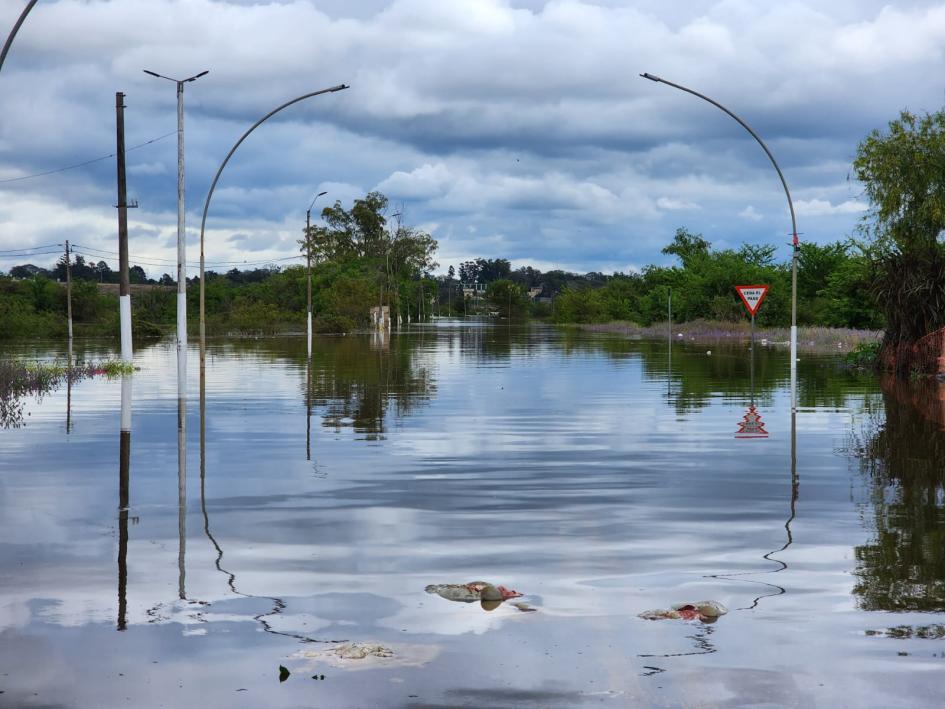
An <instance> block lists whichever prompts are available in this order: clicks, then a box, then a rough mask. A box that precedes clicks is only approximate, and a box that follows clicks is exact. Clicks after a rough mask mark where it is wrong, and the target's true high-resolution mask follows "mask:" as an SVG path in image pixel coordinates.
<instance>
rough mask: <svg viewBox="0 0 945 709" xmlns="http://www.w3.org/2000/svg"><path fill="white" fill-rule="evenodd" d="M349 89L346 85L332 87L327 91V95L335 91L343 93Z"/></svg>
mask: <svg viewBox="0 0 945 709" xmlns="http://www.w3.org/2000/svg"><path fill="white" fill-rule="evenodd" d="M350 88H351V87H350V86H348V85H347V84H338V85H337V86H332V87H331V88H330V89H328V92H329V93H334V92H335V91H344V90H345V89H350Z"/></svg>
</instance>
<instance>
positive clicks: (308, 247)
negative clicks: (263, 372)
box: [305, 192, 328, 357]
mask: <svg viewBox="0 0 945 709" xmlns="http://www.w3.org/2000/svg"><path fill="white" fill-rule="evenodd" d="M326 194H328V193H327V192H319V193H318V194H317V195H315V199H313V200H312V203H311V204H310V205H309V206H308V209H307V210H305V284H306V285H305V290H306V293H307V295H308V324H307V325H306V328H305V335H306V337H307V338H308V356H309V357H311V356H312V242H311V236H310V234H311V229H312V208H313V207H314V206H315V202H316V200H317V199H318V198H319V197H321V196H322V195H326Z"/></svg>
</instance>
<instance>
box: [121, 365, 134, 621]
mask: <svg viewBox="0 0 945 709" xmlns="http://www.w3.org/2000/svg"><path fill="white" fill-rule="evenodd" d="M120 428H121V430H120V432H119V434H118V435H119V446H118V630H124V629H125V627H126V626H127V611H128V602H127V597H126V590H127V588H128V497H129V494H128V487H129V478H130V468H131V376H130V375H128V374H125V375H123V376H122V378H121V427H120Z"/></svg>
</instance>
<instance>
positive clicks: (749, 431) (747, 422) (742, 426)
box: [735, 405, 768, 438]
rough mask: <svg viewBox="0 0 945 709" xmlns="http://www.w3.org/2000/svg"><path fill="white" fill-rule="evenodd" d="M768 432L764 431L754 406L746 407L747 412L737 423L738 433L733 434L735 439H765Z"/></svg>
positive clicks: (759, 415)
mask: <svg viewBox="0 0 945 709" xmlns="http://www.w3.org/2000/svg"><path fill="white" fill-rule="evenodd" d="M767 437H768V432H767V431H766V430H765V423H764V421H762V420H761V414H759V413H758V412H757V411H756V410H755V407H754V405H752V406H749V407H748V411H746V412H745V415H744V416H743V417H742V420H741V421H739V422H738V431H736V432H735V438H767Z"/></svg>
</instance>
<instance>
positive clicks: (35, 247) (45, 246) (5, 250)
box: [0, 244, 62, 254]
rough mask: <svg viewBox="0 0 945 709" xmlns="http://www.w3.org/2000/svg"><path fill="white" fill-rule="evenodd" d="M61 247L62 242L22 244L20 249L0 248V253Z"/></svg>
mask: <svg viewBox="0 0 945 709" xmlns="http://www.w3.org/2000/svg"><path fill="white" fill-rule="evenodd" d="M54 246H55V247H61V246H62V244H43V245H41V246H24V247H23V248H22V249H4V250H0V254H9V253H13V252H14V251H36V250H38V249H49V248H52V247H54Z"/></svg>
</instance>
